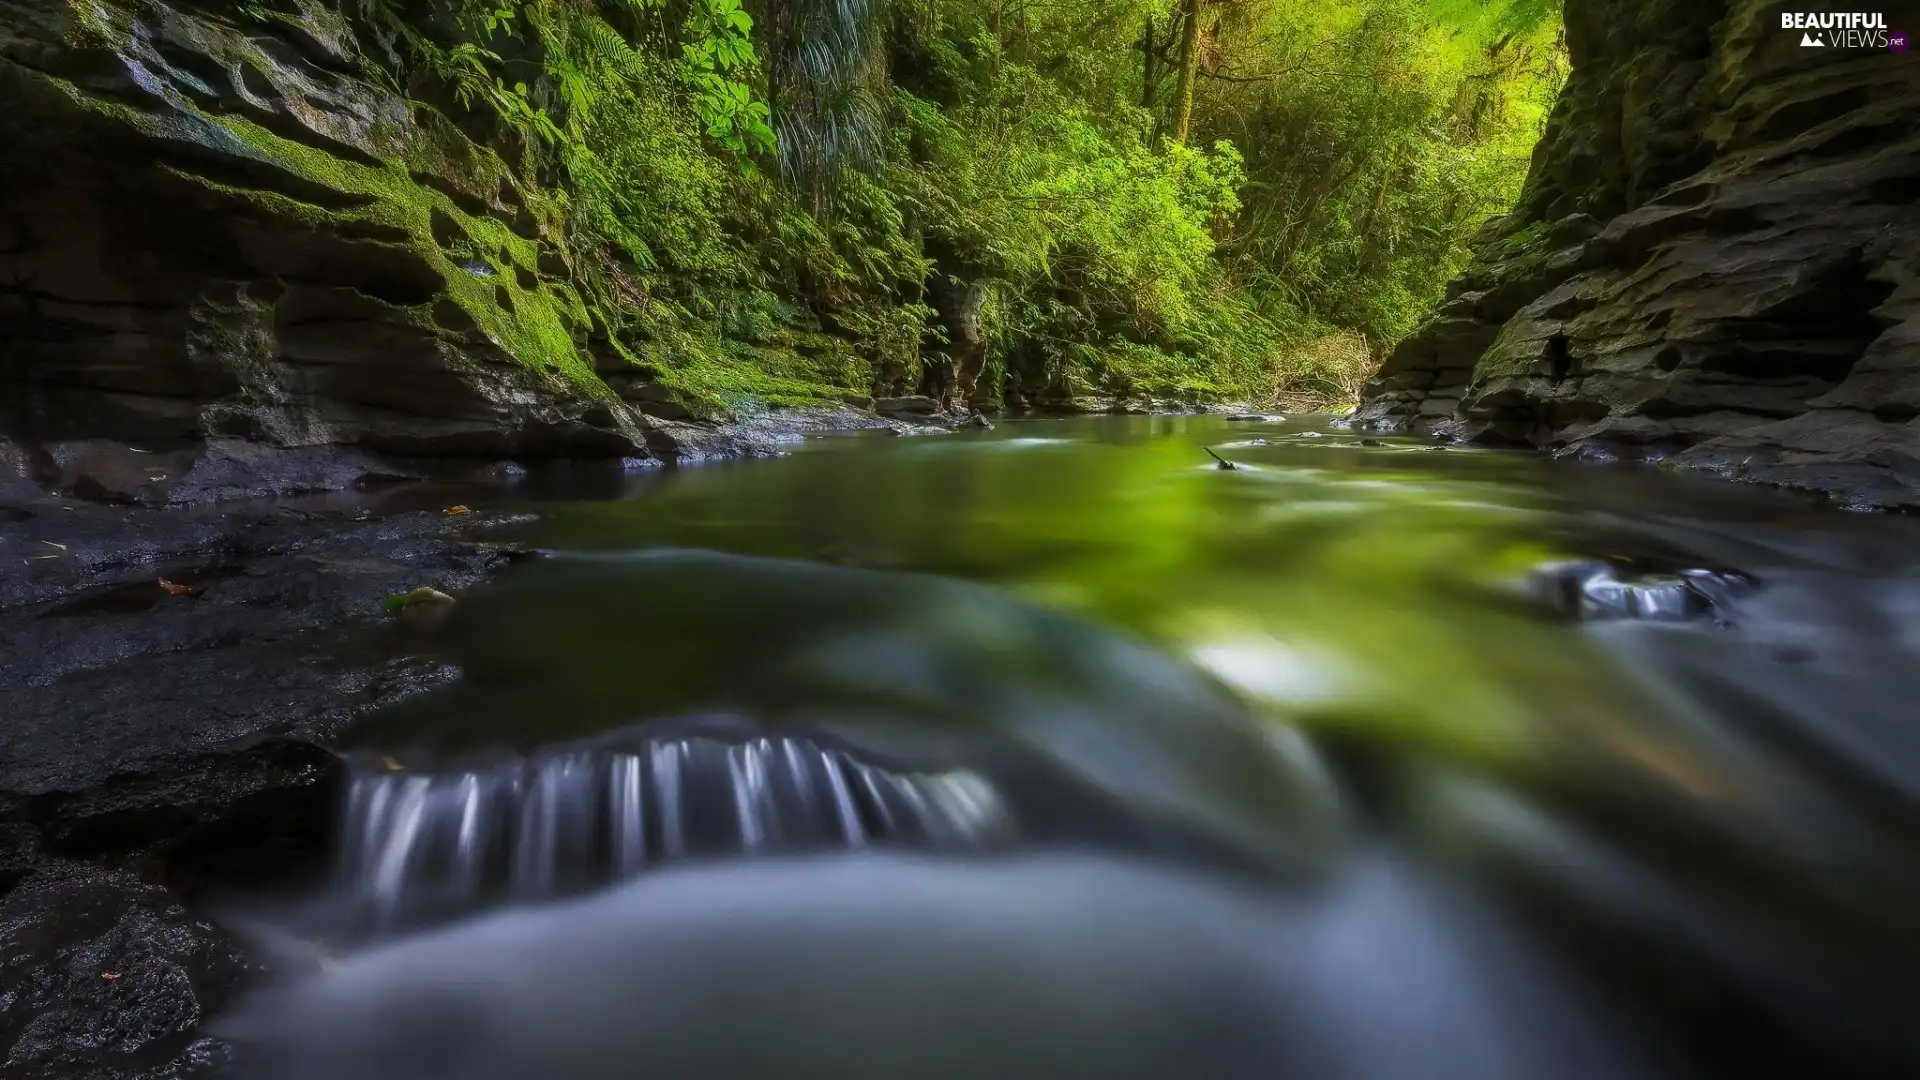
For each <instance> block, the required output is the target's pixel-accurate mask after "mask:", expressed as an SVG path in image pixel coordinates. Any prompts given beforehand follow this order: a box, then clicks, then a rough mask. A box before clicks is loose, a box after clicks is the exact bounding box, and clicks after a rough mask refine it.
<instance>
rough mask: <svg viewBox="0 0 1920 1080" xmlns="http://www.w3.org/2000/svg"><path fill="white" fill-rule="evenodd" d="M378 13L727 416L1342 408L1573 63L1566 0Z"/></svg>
mask: <svg viewBox="0 0 1920 1080" xmlns="http://www.w3.org/2000/svg"><path fill="white" fill-rule="evenodd" d="M356 2H357V4H358V6H359V11H358V14H359V16H360V17H361V18H362V19H363V20H364V21H366V22H367V23H369V24H370V25H372V26H374V27H375V28H377V31H378V35H379V37H380V39H381V40H382V42H383V45H384V55H376V56H374V57H372V58H371V59H370V61H369V62H370V63H371V64H372V65H373V66H374V67H375V68H376V69H377V72H376V73H377V74H379V75H380V76H381V77H382V78H385V79H387V80H389V81H391V82H394V83H395V84H396V85H399V86H401V87H402V88H403V89H405V90H406V92H408V93H409V94H411V95H413V96H415V97H417V98H420V99H421V100H424V101H429V102H434V103H438V104H441V105H443V106H444V107H446V108H448V109H449V110H455V109H457V110H458V111H459V112H460V113H461V114H462V115H464V116H465V117H466V122H467V123H468V125H469V126H470V127H476V128H486V129H487V130H484V131H476V132H475V133H476V134H480V135H482V136H484V137H485V138H487V139H488V141H490V142H492V143H494V144H495V145H496V146H505V147H508V148H509V150H510V153H511V154H512V156H513V157H515V158H516V159H517V160H518V162H519V165H520V167H521V168H523V169H524V170H526V171H527V172H528V173H529V175H531V176H536V177H538V178H539V180H540V181H541V182H543V183H544V184H546V185H548V186H550V187H552V188H553V189H555V190H556V191H558V192H559V193H560V196H561V198H562V200H563V202H564V205H565V207H566V212H567V214H568V215H569V222H570V228H569V236H570V238H571V240H570V243H571V246H572V248H573V251H572V252H571V257H572V260H573V262H574V265H575V273H576V275H577V276H578V277H579V278H580V279H581V281H582V282H583V284H584V285H585V287H586V288H587V290H588V291H589V294H590V296H591V298H592V300H593V306H594V307H595V309H596V311H597V313H598V318H599V321H600V323H601V325H600V326H599V327H598V328H597V340H598V347H599V348H601V349H603V350H612V351H614V352H617V353H619V354H621V355H625V356H627V357H628V358H630V359H631V360H632V361H633V362H634V363H636V364H640V365H643V366H645V367H648V368H651V369H653V370H654V371H656V372H658V373H660V377H661V378H662V379H663V380H665V381H667V382H668V383H670V384H673V385H676V386H678V387H680V388H681V389H683V390H684V391H686V392H688V393H689V394H691V395H694V396H696V397H699V398H704V399H706V400H708V401H712V402H715V403H724V404H736V405H737V404H744V403H746V402H749V401H755V400H759V401H796V400H809V399H820V398H825V397H853V398H858V397H861V396H864V395H867V394H883V395H884V394H898V393H911V392H915V391H921V392H928V393H932V394H934V395H935V396H942V397H948V396H950V397H952V398H953V399H955V400H956V401H971V402H973V403H974V404H979V405H995V404H1007V405H1020V404H1039V403H1059V402H1063V401H1065V400H1067V399H1070V398H1076V397H1084V396H1087V395H1102V396H1107V397H1131V398H1141V397H1151V398H1157V399H1163V400H1164V399H1183V400H1194V399H1200V398H1208V397H1237V398H1244V399H1279V400H1302V399H1305V400H1321V401H1324V400H1339V399H1343V398H1345V399H1350V398H1351V396H1352V394H1353V392H1354V390H1355V388H1356V382H1357V379H1358V377H1359V376H1360V373H1361V372H1362V371H1363V370H1364V368H1365V367H1366V365H1367V364H1368V361H1369V360H1370V359H1372V358H1377V357H1378V356H1379V355H1380V354H1381V352H1382V351H1383V350H1384V349H1385V348H1386V347H1387V346H1388V345H1390V344H1391V343H1392V342H1393V341H1395V340H1397V339H1398V338H1399V337H1401V336H1403V335H1405V334H1406V333H1407V332H1409V331H1410V330H1411V329H1412V328H1413V326H1414V324H1415V323H1416V321H1417V320H1418V319H1419V317H1420V316H1421V314H1422V312H1423V310H1424V309H1425V308H1426V307H1427V306H1429V305H1430V304H1431V302H1432V301H1433V300H1434V299H1435V298H1436V296H1437V294H1438V291H1439V289H1440V287H1441V285H1442V283H1443V282H1444V281H1445V279H1446V278H1447V277H1448V276H1449V275H1450V274H1451V273H1452V272H1453V271H1454V270H1455V269H1457V268H1458V266H1459V265H1460V264H1461V263H1462V262H1463V260H1464V259H1465V258H1466V255H1467V252H1468V245H1469V243H1470V241H1471V239H1472V237H1473V235H1474V234H1475V232H1476V231H1477V230H1478V229H1479V227H1480V226H1481V225H1482V223H1483V222H1484V221H1485V220H1486V219H1487V218H1488V217H1490V216H1492V215H1496V214H1498V213H1500V212H1502V211H1504V210H1505V209H1506V208H1507V206H1508V205H1510V204H1511V202H1512V201H1513V199H1514V198H1515V196H1516V195H1517V194H1518V191H1519V187H1520V184H1521V182H1522V180H1523V179H1524V176H1525V172H1526V166H1527V161H1528V156H1529V153H1530V151H1531V148H1532V145H1533V143H1534V141H1535V140H1536V138H1537V137H1538V134H1539V131H1540V128H1541V125H1542V124H1543V122H1544V117H1545V114H1546V111H1547V109H1548V108H1549V107H1550V105H1551V103H1552V99H1553V95H1554V93H1555V92H1556V90H1557V88H1558V86H1559V84H1560V81H1561V79H1562V77H1563V74H1564V72H1563V64H1564V61H1563V60H1562V55H1563V52H1562V49H1561V45H1560V42H1559V40H1558V33H1559V29H1558V25H1559V19H1558V14H1559V12H1558V4H1557V0H1346V2H1341V3H1327V2H1322V0H1264V2H1263V0H890V2H889V0H745V2H744V6H743V2H742V0H598V2H596V0H430V2H429V0H415V2H411V3H409V2H405V0H356ZM976 375H977V376H978V378H977V379H976Z"/></svg>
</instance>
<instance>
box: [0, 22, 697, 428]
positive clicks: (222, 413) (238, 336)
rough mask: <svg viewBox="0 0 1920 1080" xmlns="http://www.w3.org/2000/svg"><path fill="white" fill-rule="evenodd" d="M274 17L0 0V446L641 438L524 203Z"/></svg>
mask: <svg viewBox="0 0 1920 1080" xmlns="http://www.w3.org/2000/svg"><path fill="white" fill-rule="evenodd" d="M281 6H282V7H287V6H289V5H281ZM290 7H292V8H294V9H297V10H298V12H299V14H297V15H289V14H284V13H280V14H276V13H271V12H267V11H264V10H260V11H257V12H255V13H254V14H252V15H249V14H248V13H247V11H246V9H244V8H243V7H242V5H237V4H213V3H196V2H194V0H167V2H161V0H86V2H80V0H0V102H4V108H0V436H10V437H12V438H14V439H17V440H21V441H24V442H27V443H31V444H42V445H43V444H46V443H50V442H57V441H59V440H65V439H73V438H79V437H107V438H117V439H128V440H138V441H142V442H144V443H147V444H168V443H192V442H196V441H204V440H207V439H217V438H222V437H239V438H244V439H249V440H256V441H262V442H268V443H275V444H281V445H291V446H304V445H321V444H342V443H347V444H360V445H366V446H370V447H373V448H376V449H379V450H385V451H393V452H422V453H456V454H467V453H472V454H543V453H569V454H606V455H626V454H637V455H644V454H646V453H647V448H648V444H649V443H654V444H658V443H659V442H660V441H661V436H660V434H659V428H658V425H655V424H653V423H651V422H650V420H649V418H648V417H647V416H646V415H645V412H646V411H648V410H649V409H651V410H652V411H655V412H658V411H659V405H658V404H657V403H653V404H650V402H649V400H648V397H649V396H648V394H647V393H646V391H647V390H648V389H649V388H648V387H646V386H645V385H641V384H643V383H644V380H636V379H635V378H633V375H634V370H633V369H631V367H630V365H627V364H626V363H624V362H623V361H619V360H617V359H616V360H614V362H612V363H611V364H606V363H605V362H604V361H603V364H602V366H605V367H608V368H613V369H622V370H620V371H619V376H620V377H619V378H615V379H613V380H611V381H612V382H614V383H616V384H618V385H620V386H626V385H627V384H629V383H633V384H635V385H636V389H635V392H634V393H632V394H626V393H623V392H617V391H616V390H615V389H613V388H611V387H610V386H609V381H608V380H603V379H602V378H601V377H600V375H601V374H613V372H612V371H608V372H599V371H597V370H596V364H595V362H594V360H593V359H591V354H590V350H589V349H588V348H587V343H588V341H589V338H590V334H591V323H592V320H591V318H590V314H589V311H588V309H587V307H586V305H585V304H584V303H583V301H582V299H581V295H580V293H579V291H578V290H577V289H576V288H575V287H574V285H573V284H572V282H571V273H570V267H569V265H568V256H567V254H566V246H565V244H564V242H563V236H562V235H561V230H562V229H563V227H564V226H563V222H562V218H561V215H560V214H559V212H558V209H557V207H556V206H555V205H554V203H553V202H552V200H551V199H549V198H548V197H547V195H546V194H545V193H544V192H543V191H542V189H541V188H540V187H539V185H537V184H534V183H531V182H529V181H528V180H527V178H526V177H525V175H524V173H525V170H523V169H520V168H517V167H516V166H515V165H514V164H513V163H511V162H510V161H508V160H507V159H506V158H505V157H503V156H502V152H498V151H497V150H496V149H495V148H494V147H492V146H490V145H488V140H487V139H486V138H485V137H484V136H477V137H476V136H470V134H469V133H468V130H466V129H471V128H473V127H474V126H475V125H474V124H473V123H471V122H470V121H471V120H472V119H473V118H472V117H462V116H460V115H459V114H458V113H454V114H451V115H450V114H448V113H445V112H442V111H439V110H436V109H435V108H432V107H430V106H427V105H423V104H421V103H420V102H418V101H415V100H412V99H410V98H409V97H408V96H406V95H404V94H402V93H401V92H400V91H399V90H397V89H395V88H392V87H389V86H386V85H383V84H382V83H381V82H380V81H378V80H376V79H374V78H372V77H371V76H370V75H369V69H368V68H367V67H366V66H365V65H364V64H362V63H361V55H362V50H363V49H366V48H369V47H377V46H374V45H373V44H372V43H370V42H365V41H362V40H360V37H359V32H358V30H357V29H356V27H355V25H354V24H352V23H351V22H349V21H348V20H347V19H346V18H344V17H343V16H342V15H341V14H340V11H341V10H342V5H339V4H327V3H322V2H320V0H299V3H297V4H293V5H290ZM463 124H464V128H463ZM502 149H503V150H504V151H505V152H506V153H507V154H508V156H511V147H508V146H506V145H505V144H502ZM654 389H657V388H654ZM652 396H653V397H655V398H657V397H658V396H659V395H658V394H654V395H652ZM623 398H624V399H631V400H623Z"/></svg>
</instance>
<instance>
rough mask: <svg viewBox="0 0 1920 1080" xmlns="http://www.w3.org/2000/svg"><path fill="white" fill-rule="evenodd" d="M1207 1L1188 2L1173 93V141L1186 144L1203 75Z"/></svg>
mask: <svg viewBox="0 0 1920 1080" xmlns="http://www.w3.org/2000/svg"><path fill="white" fill-rule="evenodd" d="M1204 7H1206V0H1185V8H1186V12H1185V18H1186V21H1185V22H1183V23H1182V24H1181V26H1180V81H1179V83H1178V84H1176V86H1175V88H1174V91H1173V110H1174V112H1173V116H1174V120H1173V141H1174V142H1177V143H1179V144H1180V145H1182V146H1185V145H1186V144H1187V128H1188V127H1189V126H1190V125H1191V123H1192V120H1193V83H1194V80H1195V79H1196V78H1197V77H1198V75H1199V73H1200V12H1201V9H1202V8H1204Z"/></svg>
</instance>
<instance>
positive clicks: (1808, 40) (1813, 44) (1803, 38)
mask: <svg viewBox="0 0 1920 1080" xmlns="http://www.w3.org/2000/svg"><path fill="white" fill-rule="evenodd" d="M1800 47H1801V48H1803V49H1824V48H1826V47H1827V43H1826V42H1824V41H1821V40H1820V39H1819V38H1817V37H1814V36H1813V35H1812V34H1801V35H1800Z"/></svg>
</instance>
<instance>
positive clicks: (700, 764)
mask: <svg viewBox="0 0 1920 1080" xmlns="http://www.w3.org/2000/svg"><path fill="white" fill-rule="evenodd" d="M1013 829H1014V818H1013V814H1012V811H1011V808H1010V807H1009V806H1008V804H1007V802H1006V800H1005V799H1004V798H1003V797H1002V796H1001V794H1000V793H999V791H998V790H997V789H996V788H995V787H994V785H993V784H992V783H990V782H989V781H987V780H986V779H985V778H984V777H982V776H980V775H979V774H977V773H975V772H972V771H969V770H964V769H961V770H953V771H947V772H907V771H896V770H893V769H889V768H886V767H883V766H880V765H876V764H872V763H869V762H866V761H862V760H860V759H858V758H857V757H855V756H854V755H853V754H851V753H849V752H848V751H846V750H843V749H839V748H833V747H825V746H822V745H820V744H819V743H816V742H814V741H812V740H809V739H805V738H797V737H785V736H780V737H776V736H759V737H753V738H749V739H747V740H746V741H744V742H741V741H727V740H723V739H720V738H715V737H708V736H704V735H699V736H691V737H684V738H672V739H655V740H649V741H647V742H645V743H642V744H639V745H637V746H635V745H628V746H621V747H617V748H616V747H610V746H589V747H571V748H565V749H560V750H555V751H551V752H548V753H545V754H540V755H537V756H533V757H529V758H525V759H521V760H516V761H513V762H510V763H507V764H504V765H500V766H496V767H493V768H488V769H482V770H475V771H468V772H448V773H415V772H409V771H386V770H367V771H364V772H362V773H360V774H359V775H357V776H356V777H355V778H354V780H353V781H352V784H351V786H350V788H349V794H348V800H347V806H346V816H345V821H344V823H343V829H342V834H343V836H342V847H341V859H340V864H339V866H338V870H337V881H338V885H339V887H340V890H341V892H343V893H344V894H345V895H347V896H349V897H350V898H352V899H353V901H354V902H355V903H356V904H358V905H360V906H361V907H362V908H363V909H364V910H365V912H366V913H367V914H368V915H369V916H370V917H371V918H372V919H373V921H374V922H375V923H376V924H388V923H391V922H393V921H396V920H399V919H403V918H409V917H413V916H422V915H430V914H435V913H443V912H451V911H458V910H470V909H472V908H474V907H477V906H479V905H481V904H483V903H485V902H487V901H490V900H493V899H497V898H502V897H509V898H513V899H520V900H536V899H541V898H545V897H551V896H558V895H563V894H566V893H568V892H573V891H577V890H579V889H582V888H586V887H590V886H593V885H596V884H600V883H604V882H607V881H612V880H617V879H620V878H624V877H628V876H631V875H633V874H635V873H638V872H640V871H641V870H643V869H645V868H646V867H648V866H651V865H656V864H659V863H664V862H672V861H675V860H680V859H687V858H697V857H701V856H712V855H756V854H772V853H781V852H792V851H807V850H821V849H831V848H843V847H863V846H868V845H882V846H884V845H898V846H911V847H915V848H919V849H923V850H924V849H933V850H952V849H970V848H984V847H991V846H995V845H996V844H998V843H1000V842H1002V841H1004V840H1006V839H1008V838H1009V837H1010V836H1011V834H1012V832H1013Z"/></svg>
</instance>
